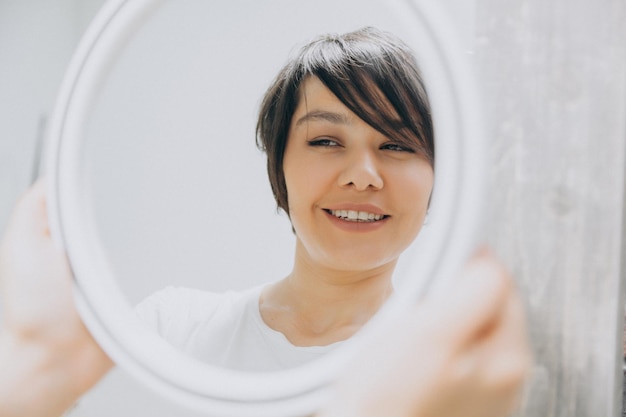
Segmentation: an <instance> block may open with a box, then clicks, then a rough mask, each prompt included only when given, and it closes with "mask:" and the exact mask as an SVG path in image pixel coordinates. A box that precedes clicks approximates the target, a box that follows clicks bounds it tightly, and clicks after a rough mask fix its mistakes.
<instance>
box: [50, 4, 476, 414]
mask: <svg viewBox="0 0 626 417" xmlns="http://www.w3.org/2000/svg"><path fill="white" fill-rule="evenodd" d="M163 1H164V0H109V2H107V3H106V4H105V6H104V7H103V9H102V10H101V11H100V12H99V14H98V15H97V16H96V19H95V20H94V21H93V23H92V24H91V26H90V27H89V28H88V30H87V32H86V33H85V35H84V37H83V39H82V41H81V43H80V45H79V47H78V49H77V51H76V53H75V55H74V57H73V60H72V62H71V64H70V66H69V68H68V70H67V72H66V76H65V79H64V82H63V84H62V86H61V90H60V93H59V96H58V99H57V103H56V107H55V111H54V114H53V118H52V121H51V125H50V130H49V132H48V139H47V166H46V171H47V172H46V175H47V177H48V187H49V189H48V207H49V218H50V223H51V230H52V234H53V236H54V238H55V239H56V240H57V241H58V242H59V243H60V245H61V246H62V247H63V248H65V250H66V251H67V255H68V259H69V261H70V265H71V267H72V270H73V272H74V276H75V296H76V303H77V306H78V309H79V312H80V314H81V316H82V317H83V319H84V321H85V324H86V325H87V327H88V328H89V330H90V331H91V332H92V333H93V335H94V337H95V338H96V340H97V341H98V343H99V344H100V345H101V346H102V347H103V349H104V350H105V351H106V352H107V353H108V354H109V355H110V356H111V358H113V360H114V361H115V362H116V363H117V364H118V365H119V366H121V367H122V368H124V369H125V370H126V371H128V372H129V373H130V374H132V375H133V376H135V377H136V378H138V379H139V380H141V381H143V383H144V384H146V385H148V386H150V387H152V388H154V389H156V390H158V391H159V392H161V393H163V394H165V395H167V396H169V397H170V398H172V399H174V400H176V401H179V402H181V403H182V404H185V405H186V406H189V407H191V408H193V409H196V410H204V411H207V410H210V411H211V414H212V415H214V416H246V415H251V416H252V415H254V416H257V417H263V416H273V417H281V416H284V417H287V416H297V415H305V414H308V413H311V412H313V411H314V410H315V409H316V408H317V407H318V405H319V404H320V403H321V401H323V400H324V398H325V396H326V395H327V387H328V384H329V382H330V381H332V380H333V379H334V378H335V376H336V375H337V374H338V372H340V369H341V368H342V366H343V365H344V364H345V362H346V361H347V360H348V358H349V357H350V356H351V352H353V350H354V349H357V348H358V342H359V340H360V338H361V337H362V335H364V334H366V333H367V332H373V331H376V322H377V320H373V321H372V323H370V324H368V326H366V327H367V328H366V330H365V331H362V332H361V333H360V334H359V335H357V336H356V337H354V338H352V339H351V340H350V341H349V342H348V343H346V344H345V346H343V347H342V348H341V349H340V350H339V352H337V353H333V354H329V355H328V356H327V357H325V358H323V359H320V360H319V361H316V362H314V363H312V364H308V365H305V366H302V367H299V368H295V369H289V370H285V371H279V372H272V373H267V374H256V373H243V372H235V371H230V370H226V369H222V368H218V367H214V366H211V365H208V364H204V363H200V362H198V361H196V360H193V359H190V358H188V357H186V356H184V355H182V354H180V353H178V352H177V351H175V350H174V348H172V347H170V346H169V345H168V344H167V343H166V342H164V341H163V340H161V339H160V338H159V337H158V336H157V335H156V334H153V333H152V332H150V331H149V330H148V329H146V328H145V327H144V326H143V325H142V323H140V322H139V320H138V319H137V318H136V317H135V315H134V314H133V310H132V307H131V306H130V305H129V304H128V302H126V300H125V297H124V295H123V294H122V292H121V291H120V289H119V288H118V286H117V285H116V280H115V277H114V275H113V272H112V271H111V268H110V265H109V264H108V262H107V257H106V252H105V251H104V250H103V248H102V247H101V245H100V244H99V238H98V236H99V234H98V231H97V230H96V228H95V223H94V220H93V218H92V216H93V211H92V210H91V209H90V207H91V206H90V204H91V199H90V196H89V189H88V184H86V181H85V176H84V175H81V174H82V173H84V168H83V162H84V160H83V158H81V155H82V152H83V147H84V134H83V132H84V125H85V120H86V119H87V118H88V117H89V114H90V113H89V112H90V109H91V103H92V102H93V100H94V98H95V97H96V95H97V93H98V91H99V88H100V86H101V85H102V80H103V79H104V78H105V77H106V75H107V73H108V69H109V68H110V66H111V64H112V63H113V62H114V61H115V59H116V56H117V53H118V52H119V51H120V50H121V49H122V48H123V47H124V45H125V42H126V41H127V40H128V39H130V38H131V37H132V36H133V34H134V33H135V31H136V30H137V29H138V28H139V27H141V24H142V22H143V21H145V19H147V17H148V16H149V15H150V12H151V11H153V10H154V9H155V8H157V7H158V6H159V5H160V4H161V3H162V2H163ZM381 4H384V7H396V8H398V10H399V13H398V16H400V17H401V18H402V19H406V22H403V23H404V24H406V25H408V27H419V28H420V30H419V32H420V33H421V35H423V34H424V33H425V34H426V35H427V37H428V39H426V40H425V42H424V40H423V39H422V42H420V47H419V48H413V49H414V52H415V55H416V57H417V60H418V63H419V65H420V67H421V69H422V71H423V75H424V79H425V81H426V87H427V90H428V94H429V97H430V100H431V106H432V112H433V119H434V127H435V135H436V159H435V166H436V179H435V190H434V194H433V198H432V203H431V208H430V213H431V214H430V215H429V226H428V227H429V229H430V230H429V240H428V245H426V246H423V247H420V249H419V250H420V258H421V259H427V260H428V262H417V261H412V260H416V259H417V258H416V257H411V253H408V254H405V255H404V256H408V257H409V259H408V263H407V267H406V268H404V271H403V273H404V274H408V276H411V277H415V279H411V280H409V281H408V282H405V283H404V284H403V289H402V291H396V294H394V296H393V297H392V301H391V302H390V303H388V304H387V306H386V307H385V308H384V309H383V311H382V312H381V313H380V314H379V317H382V316H384V315H389V314H398V312H399V311H401V310H402V309H403V306H406V305H407V304H408V303H412V302H415V300H416V299H417V298H418V297H419V296H421V295H422V294H423V293H424V292H425V290H426V288H429V287H432V285H430V284H435V285H439V284H441V283H442V282H444V281H446V280H447V279H449V277H452V276H453V275H454V273H455V271H456V270H457V268H458V267H459V266H460V265H461V264H462V263H463V262H464V260H465V259H466V258H467V257H468V255H469V254H470V251H471V250H472V249H473V248H474V244H475V243H476V234H477V231H478V225H479V218H480V215H481V203H482V201H483V198H482V196H483V195H484V183H485V181H484V166H485V161H487V158H486V155H485V152H486V150H485V147H484V143H485V140H484V135H483V133H482V126H481V117H480V113H479V100H478V98H477V95H476V91H475V85H474V79H473V77H472V76H471V74H470V71H469V67H468V63H467V62H466V61H465V54H464V52H463V50H462V48H461V47H460V46H459V44H460V42H459V39H458V38H457V37H456V34H455V32H454V30H453V28H452V26H451V24H450V22H449V21H448V20H447V18H446V16H445V15H444V14H443V13H442V12H441V11H440V10H439V9H437V7H438V6H437V4H436V1H434V0H433V1H426V0H422V1H418V0H386V1H382V0H381ZM405 41H406V42H407V43H408V44H409V46H412V39H405ZM410 250H411V249H409V251H410ZM164 358H166V360H164Z"/></svg>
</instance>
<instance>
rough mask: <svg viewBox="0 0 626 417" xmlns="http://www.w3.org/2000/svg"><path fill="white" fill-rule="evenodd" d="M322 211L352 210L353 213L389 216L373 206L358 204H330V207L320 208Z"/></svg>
mask: <svg viewBox="0 0 626 417" xmlns="http://www.w3.org/2000/svg"><path fill="white" fill-rule="evenodd" d="M322 209H323V210H354V211H366V212H368V213H373V214H379V215H383V216H390V215H389V213H385V211H384V210H383V209H381V208H380V207H378V206H376V205H374V204H359V203H339V204H332V205H330V206H326V207H322Z"/></svg>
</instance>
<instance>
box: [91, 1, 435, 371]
mask: <svg viewBox="0 0 626 417" xmlns="http://www.w3.org/2000/svg"><path fill="white" fill-rule="evenodd" d="M171 3H172V4H169V3H166V4H165V5H164V6H163V7H161V8H160V9H159V10H158V12H156V13H155V15H154V16H153V17H152V18H151V19H150V20H148V22H147V23H146V24H145V25H144V26H143V27H142V28H141V30H140V31H139V32H138V33H137V35H136V36H135V37H134V38H133V39H132V40H131V41H130V42H129V44H128V45H127V46H126V47H125V49H124V50H123V51H122V52H121V54H120V58H119V59H118V60H117V61H116V63H115V65H114V66H113V68H112V70H111V74H110V76H109V77H108V79H107V80H106V83H105V85H104V86H103V88H102V89H101V91H100V95H99V97H98V99H97V100H96V102H95V104H94V107H93V112H92V114H91V117H90V118H89V120H88V123H87V127H86V132H87V138H88V140H87V141H86V147H87V148H86V163H85V165H86V166H87V167H89V168H88V175H87V181H88V182H89V184H91V186H90V190H91V191H90V192H91V197H92V198H93V207H95V210H96V216H95V217H96V219H97V222H98V230H99V233H100V237H101V240H102V243H103V245H104V246H105V248H106V252H107V256H108V258H109V260H110V263H111V264H112V265H113V268H114V270H115V274H116V276H117V277H118V279H119V285H120V286H121V287H122V288H123V289H124V291H125V294H126V296H127V298H128V299H129V301H130V302H131V303H132V304H134V305H135V304H138V307H137V311H138V314H139V316H140V317H141V318H142V319H143V320H144V321H145V322H146V323H147V324H148V325H149V326H150V327H151V328H153V329H154V330H156V331H157V332H158V333H159V334H160V335H161V336H162V337H163V338H164V339H165V340H167V341H168V342H169V343H171V344H172V345H174V346H175V347H177V348H179V349H181V350H183V351H184V352H185V353H187V354H189V355H191V356H192V357H194V358H196V359H200V360H202V361H204V362H207V363H210V364H215V365H220V366H223V367H226V368H229V369H238V370H245V371H271V370H278V369H283V368H290V367H294V366H297V365H300V364H303V363H306V362H309V361H311V360H313V359H316V358H318V357H320V356H321V355H323V354H325V353H327V352H329V351H332V350H333V349H334V348H336V347H337V346H339V345H341V342H342V341H344V340H345V339H347V338H349V337H351V336H352V335H353V334H355V332H357V331H358V330H359V329H360V328H361V327H362V326H363V324H365V323H366V322H367V321H368V320H369V319H370V318H371V317H372V316H373V315H374V314H375V313H376V312H377V311H378V310H379V308H380V307H381V306H382V304H383V303H384V301H385V300H386V299H387V298H388V297H389V296H390V295H391V294H392V292H393V291H394V282H393V280H392V278H393V276H392V275H393V271H394V268H395V267H396V264H397V261H398V258H399V256H400V254H401V253H402V252H403V251H404V250H405V249H406V248H407V247H408V246H409V245H410V244H411V243H412V242H413V240H414V239H415V238H416V236H417V235H418V233H419V232H420V230H421V228H422V225H423V223H424V220H425V216H426V211H427V207H428V203H429V198H430V194H431V191H432V187H433V181H434V172H433V161H434V143H433V129H432V122H431V120H430V108H429V104H428V98H427V96H426V92H425V89H424V86H423V84H422V80H421V77H420V75H419V70H418V69H417V66H416V64H415V60H414V58H413V56H412V55H411V52H410V50H409V49H408V47H406V46H404V44H403V43H402V41H401V40H400V39H399V38H397V37H396V35H392V34H391V33H390V32H391V31H390V30H389V28H393V29H394V30H393V32H394V33H396V34H399V35H401V33H399V32H401V30H400V31H398V30H395V29H397V27H395V28H394V16H393V13H392V12H391V11H387V9H385V8H382V7H381V6H380V5H379V3H378V2H363V4H362V5H360V8H361V13H360V14H361V15H362V16H364V18H363V19H362V21H359V22H358V23H359V24H358V25H357V26H355V23H356V22H355V21H354V20H351V21H350V22H349V23H348V22H344V21H343V20H342V19H341V18H337V16H342V15H343V13H342V12H341V11H338V10H336V9H337V8H338V7H339V8H341V7H342V6H340V5H339V6H338V5H334V4H333V9H334V10H335V12H334V13H333V15H335V19H337V20H333V19H332V18H331V19H310V18H299V19H285V20H284V21H281V22H280V23H281V24H280V25H277V22H276V20H271V19H270V16H269V15H268V11H267V10H264V9H263V6H262V5H260V4H259V5H256V4H255V3H254V2H253V3H250V4H248V3H247V2H246V8H239V7H238V6H240V4H239V2H232V3H224V4H230V6H229V7H232V10H222V9H220V12H219V13H215V12H214V11H211V10H210V9H211V5H207V4H201V3H205V2H186V3H184V4H183V3H178V2H171ZM259 3H260V2H259ZM278 3H281V4H282V7H283V8H284V9H285V10H289V9H290V8H293V6H292V4H291V2H287V1H284V2H278ZM224 7H227V6H224ZM307 7H308V8H309V9H307ZM189 8H193V11H190V10H189ZM297 9H298V10H299V11H298V16H315V15H317V16H319V14H320V12H319V10H324V9H326V8H325V7H323V6H322V5H320V4H319V3H317V4H316V5H315V7H313V5H309V6H306V5H304V4H299V5H298V7H297ZM346 13H348V11H346ZM181 14H183V15H184V16H185V18H184V19H181V18H180V15H181ZM229 14H232V16H233V17H232V18H229V17H228V16H229ZM242 15H243V16H242ZM234 16H236V18H235V17H234ZM246 16H249V17H246ZM252 16H254V18H252ZM356 20H359V19H356ZM180 22H184V25H181V24H180ZM233 22H240V23H239V24H233ZM307 22H308V23H307ZM363 27H367V28H366V29H359V28H363ZM377 28H380V29H377ZM286 32H288V33H290V34H293V36H285V33H286ZM322 33H333V34H336V33H341V34H342V35H323V36H320V34H322ZM198 34H202V35H201V36H199V35H198ZM400 38H401V36H400ZM310 39H313V41H311V42H309V43H308V44H306V45H305V46H304V47H302V48H298V46H299V45H303V44H305V43H306V42H307V41H309V40H310ZM288 56H289V57H291V58H290V60H289V61H288V63H287V64H286V65H284V62H285V59H286V57H288ZM283 65H284V67H283ZM281 67H282V69H281ZM276 74H278V76H276ZM272 80H273V81H272ZM268 85H269V89H267V87H268ZM255 137H256V141H257V145H258V148H259V149H261V150H262V151H263V152H261V151H259V149H257V147H255ZM266 173H267V174H269V178H268V175H267V174H266ZM277 206H278V207H279V210H278V213H277V210H276V207H277Z"/></svg>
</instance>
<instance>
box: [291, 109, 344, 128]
mask: <svg viewBox="0 0 626 417" xmlns="http://www.w3.org/2000/svg"><path fill="white" fill-rule="evenodd" d="M312 120H321V121H326V122H330V123H334V124H344V125H347V124H351V123H352V122H351V120H350V118H349V117H348V116H347V115H345V114H343V113H335V112H331V111H326V110H313V111H310V112H308V113H307V114H305V115H304V116H302V117H301V118H299V119H298V120H297V121H296V127H297V126H300V125H301V124H303V123H305V122H308V121H312Z"/></svg>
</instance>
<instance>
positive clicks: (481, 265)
mask: <svg viewBox="0 0 626 417" xmlns="http://www.w3.org/2000/svg"><path fill="white" fill-rule="evenodd" d="M512 289H513V285H512V280H511V277H510V275H509V274H508V272H507V271H506V269H505V268H504V267H503V266H502V264H501V263H500V262H499V261H498V260H497V259H496V258H495V257H494V255H493V254H492V253H491V252H489V251H487V250H482V251H480V252H479V253H477V254H476V255H475V256H474V257H473V258H472V259H470V261H469V262H468V263H467V265H466V266H465V267H464V268H463V271H462V272H461V274H460V276H459V278H458V279H456V280H454V282H452V283H451V284H450V285H448V286H447V288H445V289H444V291H438V292H437V293H436V294H433V295H432V297H429V298H427V299H426V303H427V304H428V305H429V307H430V308H432V309H433V311H432V312H431V313H430V314H431V315H433V316H436V317H437V319H436V321H437V323H438V325H439V326H441V325H442V323H445V327H446V330H445V332H441V334H442V336H444V337H445V338H446V339H447V340H446V341H445V342H446V343H449V345H450V346H458V348H459V349H464V348H465V347H466V346H467V345H469V344H472V343H475V341H476V340H477V339H479V338H480V337H481V336H482V335H484V334H486V333H489V332H490V331H491V329H492V328H493V326H495V325H496V324H497V321H498V319H499V318H500V315H501V314H502V312H503V310H504V309H505V308H506V306H507V301H508V299H509V297H510V294H511V291H512Z"/></svg>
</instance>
